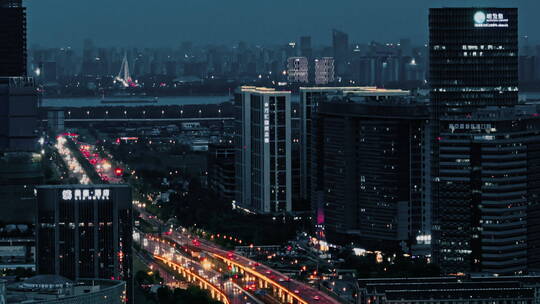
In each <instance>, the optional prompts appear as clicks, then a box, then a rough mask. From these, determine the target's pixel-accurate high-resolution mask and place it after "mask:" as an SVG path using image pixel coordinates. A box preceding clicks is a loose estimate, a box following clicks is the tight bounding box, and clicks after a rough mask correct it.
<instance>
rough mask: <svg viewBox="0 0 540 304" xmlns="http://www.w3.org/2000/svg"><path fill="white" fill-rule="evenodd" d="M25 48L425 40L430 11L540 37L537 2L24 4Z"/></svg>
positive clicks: (106, 0)
mask: <svg viewBox="0 0 540 304" xmlns="http://www.w3.org/2000/svg"><path fill="white" fill-rule="evenodd" d="M25 3H26V6H27V7H28V27H29V33H28V42H29V45H35V44H39V45H41V46H50V47H61V46H72V47H75V48H80V47H81V46H82V41H83V40H84V39H85V38H91V39H92V40H94V42H95V43H96V44H97V45H101V46H139V47H142V46H173V47H176V46H178V45H179V44H180V42H182V41H193V42H195V43H198V44H206V43H227V44H229V43H234V42H238V41H246V42H250V43H261V44H278V43H285V42H287V41H291V40H296V39H297V38H298V37H299V36H301V35H311V36H312V37H313V44H314V45H320V44H329V43H330V39H331V29H332V28H336V29H341V30H343V31H345V32H347V33H349V35H350V41H351V42H358V43H367V42H369V41H371V40H377V41H381V42H392V41H397V40H399V38H407V37H408V38H411V39H412V40H413V42H415V43H424V42H425V41H427V13H428V8H429V7H441V6H473V5H478V6H502V7H504V6H508V7H516V6H517V7H518V8H519V9H520V11H519V14H520V23H519V26H520V35H528V36H530V39H531V40H532V41H534V42H537V41H539V40H540V32H539V28H540V18H538V14H539V13H540V0H446V1H442V0H376V1H371V0H25Z"/></svg>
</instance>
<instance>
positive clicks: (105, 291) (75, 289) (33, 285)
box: [0, 275, 126, 304]
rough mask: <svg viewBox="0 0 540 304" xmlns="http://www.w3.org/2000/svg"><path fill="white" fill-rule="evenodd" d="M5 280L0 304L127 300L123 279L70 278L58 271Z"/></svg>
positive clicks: (104, 303) (117, 302)
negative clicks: (77, 279) (11, 281)
mask: <svg viewBox="0 0 540 304" xmlns="http://www.w3.org/2000/svg"><path fill="white" fill-rule="evenodd" d="M4 284H5V288H3V287H2V283H0V304H15V303H46V304H98V303H99V304H120V303H125V301H126V282H124V281H120V280H103V279H84V280H79V281H71V280H69V279H66V278H64V277H61V276H58V275H38V276H35V277H32V278H29V279H26V280H24V281H21V282H13V283H7V284H6V282H4ZM2 291H3V293H2ZM2 300H4V302H2Z"/></svg>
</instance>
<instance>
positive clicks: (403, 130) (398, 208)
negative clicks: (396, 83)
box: [312, 90, 431, 249]
mask: <svg viewBox="0 0 540 304" xmlns="http://www.w3.org/2000/svg"><path fill="white" fill-rule="evenodd" d="M408 94H409V92H408V91H400V90H394V91H392V90H372V91H371V92H369V91H367V90H366V91H365V92H353V91H351V92H347V93H345V95H344V96H341V97H337V96H332V98H328V99H327V100H326V101H322V100H319V102H318V112H317V117H316V124H315V125H316V126H315V130H316V132H315V133H314V134H315V138H314V139H313V140H314V144H313V146H314V150H313V153H314V154H313V163H314V167H313V168H312V172H313V173H312V176H313V178H314V182H313V190H314V191H315V192H314V193H313V194H312V198H313V200H314V201H316V202H317V206H316V208H317V210H316V217H317V224H321V222H322V223H323V225H324V227H325V229H326V232H327V237H328V239H329V240H330V241H338V242H339V241H340V240H341V242H342V243H343V242H350V241H351V240H352V239H356V240H357V241H358V242H359V243H360V244H361V245H363V246H366V247H367V248H377V246H379V247H378V248H382V247H387V248H388V247H393V248H396V247H399V246H400V243H402V242H403V243H404V244H401V245H405V244H409V245H416V244H417V242H416V240H417V238H418V239H422V241H423V238H420V236H423V235H425V234H429V233H430V230H431V221H430V217H431V213H430V210H429V205H428V204H426V202H425V200H426V198H425V197H424V196H422V194H423V193H425V191H426V189H425V187H426V186H429V178H428V177H427V176H426V175H425V173H424V171H423V167H422V160H423V158H425V155H426V154H429V148H428V147H429V146H426V141H425V138H426V137H427V133H426V132H427V130H428V127H429V124H428V123H427V122H428V121H429V106H428V104H427V103H426V102H417V101H416V99H415V97H411V96H408ZM381 246H382V247H381ZM403 247H405V246H403ZM404 249H405V248H404Z"/></svg>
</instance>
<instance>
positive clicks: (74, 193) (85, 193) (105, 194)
mask: <svg viewBox="0 0 540 304" xmlns="http://www.w3.org/2000/svg"><path fill="white" fill-rule="evenodd" d="M110 193H111V191H110V190H109V189H75V190H72V189H65V190H62V200H64V201H73V200H75V201H88V200H108V199H109V198H110Z"/></svg>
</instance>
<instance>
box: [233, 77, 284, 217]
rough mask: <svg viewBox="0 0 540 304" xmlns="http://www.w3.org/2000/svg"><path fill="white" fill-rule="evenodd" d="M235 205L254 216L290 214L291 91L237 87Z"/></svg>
mask: <svg viewBox="0 0 540 304" xmlns="http://www.w3.org/2000/svg"><path fill="white" fill-rule="evenodd" d="M235 106H236V108H237V115H238V116H237V119H236V139H235V145H236V148H237V155H236V157H235V161H236V200H235V201H236V202H235V203H236V205H237V206H238V207H241V208H244V209H246V210H249V211H250V212H256V213H278V212H291V211H292V191H293V187H292V169H291V168H292V164H291V160H292V151H291V92H289V91H276V90H274V89H268V88H258V87H240V88H239V89H238V90H237V92H236V94H235Z"/></svg>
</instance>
